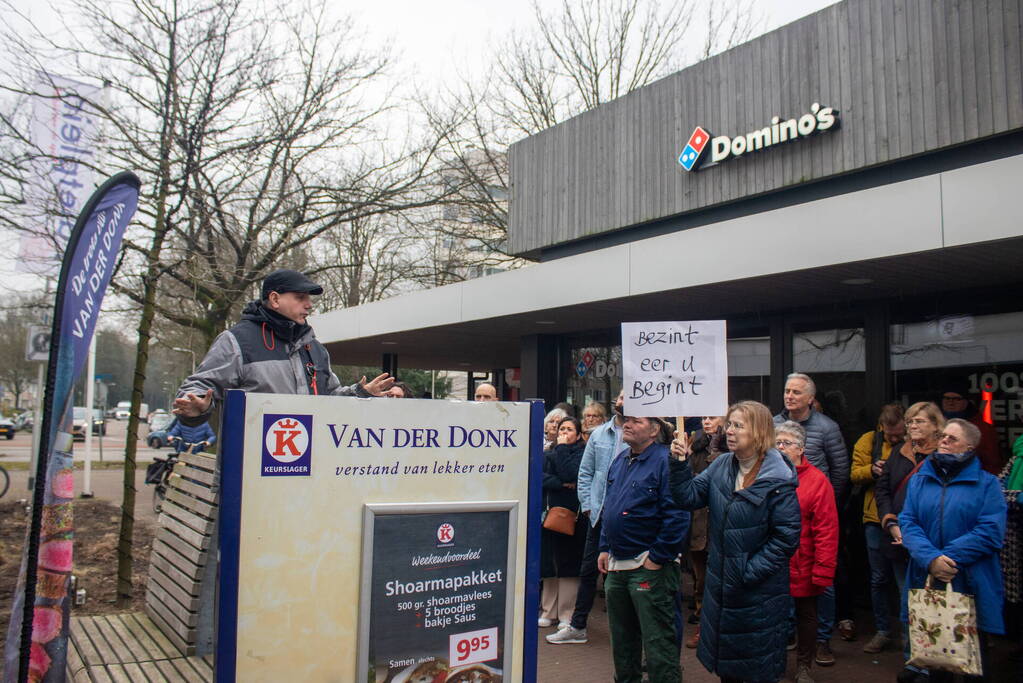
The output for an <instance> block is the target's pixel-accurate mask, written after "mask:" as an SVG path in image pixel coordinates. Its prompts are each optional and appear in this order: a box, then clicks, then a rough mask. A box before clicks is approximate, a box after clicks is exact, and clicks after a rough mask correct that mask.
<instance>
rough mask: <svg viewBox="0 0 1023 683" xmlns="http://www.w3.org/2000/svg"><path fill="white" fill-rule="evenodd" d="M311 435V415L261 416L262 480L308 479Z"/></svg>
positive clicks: (310, 462) (310, 458) (310, 460)
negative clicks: (268, 478)
mask: <svg viewBox="0 0 1023 683" xmlns="http://www.w3.org/2000/svg"><path fill="white" fill-rule="evenodd" d="M312 434H313V416H312V415H264V416H263V467H262V476H264V477H308V476H309V472H310V469H311V465H312V459H313V454H312V447H313V444H312Z"/></svg>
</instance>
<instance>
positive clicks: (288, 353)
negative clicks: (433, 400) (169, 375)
mask: <svg viewBox="0 0 1023 683" xmlns="http://www.w3.org/2000/svg"><path fill="white" fill-rule="evenodd" d="M322 293H323V287H321V286H320V285H318V284H316V283H315V282H313V281H312V280H310V279H309V278H307V277H306V276H305V275H303V274H302V273H300V272H298V271H296V270H275V271H274V272H272V273H270V274H269V275H267V276H266V279H264V280H263V287H262V291H261V297H262V298H261V300H260V301H252V302H250V303H249V304H248V305H247V306H246V307H245V309H244V310H243V311H242V316H241V320H240V321H239V322H238V324H237V325H235V326H234V327H232V328H231V329H229V330H228V331H227V332H223V333H222V334H221V335H220V336H219V337H217V339H216V340H215V341H214V342H213V346H211V347H210V350H209V351H208V352H207V353H206V357H205V358H203V360H202V363H201V364H200V365H199V367H198V368H196V369H195V372H194V373H192V376H191V377H189V378H188V379H186V380H185V382H184V383H183V384H182V385H181V388H180V389H179V390H178V397H177V398H176V399H174V411H173V412H174V413H175V414H176V415H178V418H179V419H180V420H181V422H183V423H184V424H186V425H191V424H196V423H199V422H204V421H206V420H208V419H209V416H210V413H211V412H212V411H213V406H214V403H213V402H214V401H215V400H217V401H220V400H223V398H224V392H225V391H227V390H228V389H242V390H244V391H257V392H265V393H275V394H324V395H335V396H364V397H365V396H379V395H381V394H382V393H383V392H384V391H386V390H387V389H388V388H390V386H391V384H393V383H394V379H393V378H391V377H390V376H389V375H388V374H387V373H384V374H382V375H380V376H378V377H376V378H374V379H373V380H372V381H370V382H367V381H366V378H365V377H363V378H362V380H361V381H359V382H358V383H356V384H353V385H351V386H342V385H341V382H340V381H339V380H338V378H337V375H335V374H334V373H333V372H332V371H331V369H330V355H329V354H328V353H327V349H325V348H324V346H323V344H321V343H320V342H318V341H317V340H316V336H315V335H314V334H313V328H311V327H310V326H309V325H308V324H307V323H306V318H307V317H308V316H309V314H310V313H311V312H312V308H313V302H312V296H313V295H317V294H322Z"/></svg>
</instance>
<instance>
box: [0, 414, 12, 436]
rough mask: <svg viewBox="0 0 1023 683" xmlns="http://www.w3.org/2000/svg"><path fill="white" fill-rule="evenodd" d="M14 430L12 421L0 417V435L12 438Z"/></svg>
mask: <svg viewBox="0 0 1023 683" xmlns="http://www.w3.org/2000/svg"><path fill="white" fill-rule="evenodd" d="M14 431H15V428H14V422H12V421H11V420H8V419H7V418H6V417H0V436H6V437H7V438H8V439H13V438H14Z"/></svg>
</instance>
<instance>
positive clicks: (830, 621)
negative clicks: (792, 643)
mask: <svg viewBox="0 0 1023 683" xmlns="http://www.w3.org/2000/svg"><path fill="white" fill-rule="evenodd" d="M834 630H835V585H834V584H831V585H830V586H828V587H827V588H825V589H824V592H823V593H821V594H820V595H818V596H817V642H818V643H826V642H828V641H829V640H831V632H832V631H834Z"/></svg>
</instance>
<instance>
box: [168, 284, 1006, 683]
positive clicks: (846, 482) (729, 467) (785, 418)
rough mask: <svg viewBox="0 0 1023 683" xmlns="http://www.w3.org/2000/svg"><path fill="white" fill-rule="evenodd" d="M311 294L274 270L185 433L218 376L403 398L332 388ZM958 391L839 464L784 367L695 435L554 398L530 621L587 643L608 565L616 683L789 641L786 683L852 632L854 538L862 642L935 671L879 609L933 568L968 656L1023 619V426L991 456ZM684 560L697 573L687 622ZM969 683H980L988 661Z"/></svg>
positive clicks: (197, 397)
mask: <svg viewBox="0 0 1023 683" xmlns="http://www.w3.org/2000/svg"><path fill="white" fill-rule="evenodd" d="M322 291H323V289H322V287H321V286H320V285H318V284H316V283H314V282H312V281H311V280H309V279H308V278H307V277H306V276H305V275H304V274H302V273H300V272H298V271H293V270H277V271H274V272H273V273H270V274H269V275H268V276H267V277H266V278H265V279H264V281H263V285H262V288H261V292H260V299H258V300H256V301H252V302H250V303H249V305H248V306H246V308H245V310H244V311H243V312H242V316H241V320H240V321H239V323H238V324H237V325H235V326H233V327H232V328H231V329H229V330H227V331H226V332H224V333H222V334H221V335H220V336H218V337H217V339H216V341H215V342H214V344H213V346H212V347H211V348H210V350H209V352H208V353H207V354H206V357H205V358H204V359H203V361H202V363H201V364H200V365H199V367H198V368H197V369H196V371H195V372H194V373H193V374H192V375H191V376H190V377H189V378H188V379H187V380H186V381H185V382H184V384H183V385H182V387H181V389H180V391H179V394H178V397H177V398H176V399H175V401H174V413H175V414H176V415H177V416H178V419H179V422H180V423H181V424H182V425H183V427H188V428H201V427H202V425H204V424H205V423H206V422H208V421H209V418H210V416H211V414H212V412H213V411H214V409H215V408H216V406H217V405H218V404H219V403H220V402H221V401H223V399H224V395H225V393H226V391H228V390H230V389H242V390H245V391H256V392H269V393H291V394H315V395H347V396H363V397H367V396H390V397H393V398H409V397H411V394H412V392H411V389H410V388H409V387H408V386H407V385H403V384H402V383H400V382H396V381H395V379H394V378H392V377H390V376H389V375H388V374H387V373H383V374H381V375H379V376H377V377H375V378H373V379H371V380H368V381H367V379H366V378H365V377H363V378H362V379H361V380H360V381H359V382H356V383H354V384H352V385H350V386H345V385H342V384H341V382H340V381H339V380H338V378H337V376H336V375H335V374H334V373H333V372H332V371H331V369H330V357H329V354H328V353H327V351H326V349H325V348H324V347H323V345H322V344H320V343H319V342H318V341H317V340H316V338H315V335H314V334H313V331H312V328H311V327H310V326H309V325H308V323H307V318H308V315H309V313H310V312H311V310H312V298H311V297H312V296H315V295H319V294H321V293H322ZM967 392H968V389H967V388H966V387H963V386H959V385H956V384H951V385H948V386H947V388H946V390H945V391H944V392H942V394H941V396H940V398H938V399H937V402H933V403H932V402H919V403H914V404H913V405H911V406H909V407H908V408H904V407H903V406H901V405H898V404H892V405H888V406H885V407H884V408H883V409H882V410H881V412H880V415H879V416H878V420H877V427H876V429H874V430H871V431H869V432H867V433H866V434H863V435H862V436H861V437H860V438H859V439H857V440H856V442H855V444H854V446H853V449H852V458H851V461H850V458H849V453H848V450H847V448H846V440H845V439H844V438H843V435H842V431H841V429H840V428H839V426H838V424H836V423H835V422H834V421H833V420H832V419H830V418H829V417H827V416H826V415H825V414H824V412H823V411H822V410H821V409H820V407H819V404H817V403H816V401H815V399H816V394H817V390H816V387H815V385H814V382H813V380H812V379H811V378H810V377H809V376H807V375H805V374H800V373H794V374H792V375H790V376H789V377H788V379H787V381H786V383H785V388H784V395H783V399H784V406H785V408H784V410H782V411H781V412H780V413H779V414H778V415H774V416H772V415H771V413H770V411H769V410H768V408H767V407H766V406H764V405H763V404H760V403H757V402H754V401H742V402H739V403H737V404H735V405H733V406H731V408H729V410H728V412H727V414H726V415H724V416H704V417H703V418H702V420H701V424H700V427H701V428H700V429H698V430H694V431H693V432H691V433H690V432H688V431H687V430H686V429H685V426H684V425H674V424H672V423H671V422H670V420H666V419H661V418H650V417H636V416H627V415H625V413H624V410H623V397H622V395H621V394H619V396H618V397H617V399H616V401H615V403H614V406H613V412H612V414H611V416H610V419H608V415H607V413H606V411H605V409H604V407H603V406H602V405H600V404H598V403H590V404H589V405H587V406H586V407H585V409H584V410H583V411H582V421H580V420H578V419H577V418H576V416H575V415H574V409H573V407H572V406H571V405H569V404H567V403H563V404H558V405H557V406H555V407H554V409H553V410H552V411H551V412H550V413H549V414H548V415H547V416H546V419H545V421H544V434H545V451H546V454H545V461H544V468H543V473H544V477H543V491H544V506H545V518H544V529H543V531H542V534H541V535H542V543H541V565H542V575H543V588H542V612H541V614H540V615H538V624H539V626H540V627H543V628H555V629H556V630H555V631H554V632H552V633H550V634H548V635H547V636H546V640H547V642H549V643H552V644H557V645H562V644H585V643H586V642H588V637H587V620H588V616H589V613H590V611H591V609H592V607H593V603H594V597H595V595H596V594H597V586H598V578H599V576H601V575H603V576H604V591H605V595H606V601H607V610H608V621H609V626H610V631H611V644H612V653H613V660H614V667H615V672H616V680H617V681H619V683H639V682H640V681H641V680H643V678H644V673H643V672H644V669H645V671H646V676H647V678H648V679H649V680H650V681H653V682H654V683H671V682H672V681H679V680H681V667H680V659H681V658H680V651H681V648H682V647H690V648H695V649H696V652H697V657H698V659H699V660H700V662H701V663H702V664H703V665H704V666H705V667H706V668H707V669H708V670H709V671H711V672H712V673H714V674H716V675H717V676H719V677H720V678H721V680H722V681H777V680H779V679H780V678H781V677H782V676H783V675H784V673H785V670H786V663H787V655H786V651H787V649H795V650H796V681H797V683H812V680H813V679H812V677H811V670H812V666H813V665H817V666H833V665H835V664H836V659H835V655H834V653H833V652H832V651H831V647H830V641H831V638H832V635H833V633H835V632H837V633H838V634H839V637H841V638H843V639H846V640H853V639H855V638H856V637H857V629H856V625H855V623H854V622H853V620H852V613H851V607H850V604H851V600H850V593H851V586H852V585H853V584H854V583H855V577H853V576H851V574H853V573H854V572H853V571H852V570H851V569H850V565H851V564H852V560H851V558H852V557H853V556H855V555H857V551H858V550H860V548H858V547H857V546H858V545H862V546H863V548H862V550H864V551H865V554H866V557H867V562H868V565H869V586H870V591H869V594H870V602H871V608H872V613H873V621H874V624H873V626H874V634H873V635H872V636H871V637H870V638H869V639H867V641H866V643H865V645H864V647H863V650H864V652H866V653H877V652H880V651H882V650H884V649H887V648H892V647H896V646H897V645H896V644H897V642H898V641H899V640H900V639H901V642H902V647H903V650H904V657H905V658H906V666H905V668H904V669H903V670H902V671H901V672H900V674H899V675H898V680H899V682H900V683H924V682H928V681H931V682H933V683H942V681H945V680H951V676H950V674H949V673H948V672H947V671H943V670H940V669H931V670H928V669H927V668H925V667H921V666H919V662H917V661H916V660H915V659H914V661H910V656H911V653H912V650H913V647H912V646H911V643H910V639H909V638H908V637H906V629H905V628H897V625H896V623H895V622H896V620H895V619H893V618H892V617H893V610H892V607H893V606H896V609H895V610H894V613H897V614H898V618H899V620H900V621H901V622H902V623H903V624H905V622H906V620H907V617H908V614H907V611H908V608H907V605H908V594H909V591H910V590H913V589H919V588H922V587H924V585H925V584H931V583H935V582H936V583H938V584H951V586H952V587H953V589H954V590H955V591H957V592H959V593H966V594H969V595H972V596H974V598H975V600H976V628H977V630H978V631H979V634H980V644H981V647H980V651H981V658H982V660H983V658H984V657H985V653H986V641H987V640H988V639H989V637H990V636H991V635H994V634H1003V633H1005V632H1006V619H1005V616H1006V615H1008V616H1009V617H1010V618H1011V619H1013V620H1015V621H1016V629H1017V631H1018V630H1019V626H1020V624H1019V621H1020V613H1021V609H1020V607H1021V605H1023V559H1021V558H1023V551H1021V530H1023V508H1021V504H1020V501H1019V499H1018V496H1019V493H1020V490H1021V489H1023V437H1021V438H1020V439H1019V440H1017V441H1016V442H1015V443H1014V444H1013V453H1012V456H1011V458H1009V459H1007V460H1006V459H1005V458H1003V457H1002V454H1001V452H1000V450H999V444H998V436H997V433H996V432H995V430H994V428H993V427H992V425H990V424H988V423H987V422H985V421H984V420H983V418H982V416H981V415H980V413H979V412H978V411H977V409H976V406H973V405H972V404H971V403H970V401H969V400H968V393H967ZM475 398H476V400H477V401H493V400H498V395H497V390H496V388H495V387H494V386H493V385H491V384H480V385H479V386H477V387H476V388H475ZM193 436H195V437H196V438H203V439H204V440H207V441H208V440H209V439H208V438H205V437H202V435H196V434H193ZM207 436H208V435H207ZM857 532H859V533H857ZM860 539H862V540H860ZM860 554H864V553H860ZM683 569H686V570H688V571H691V572H692V574H693V578H694V585H695V591H694V593H695V594H694V595H693V598H694V600H693V607H694V612H693V614H692V616H691V621H692V622H693V628H692V629H691V630H690V632H689V633H688V637H686V633H685V629H684V625H683V623H684V620H683V618H682V600H681V580H680V579H681V574H682V571H683ZM786 617H787V618H786ZM1021 671H1023V666H1017V671H1016V676H1017V680H1023V679H1021V678H1020V676H1021V675H1023V674H1021ZM979 678H981V679H982V680H991V667H990V666H987V665H985V666H983V667H982V676H981V677H979Z"/></svg>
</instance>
